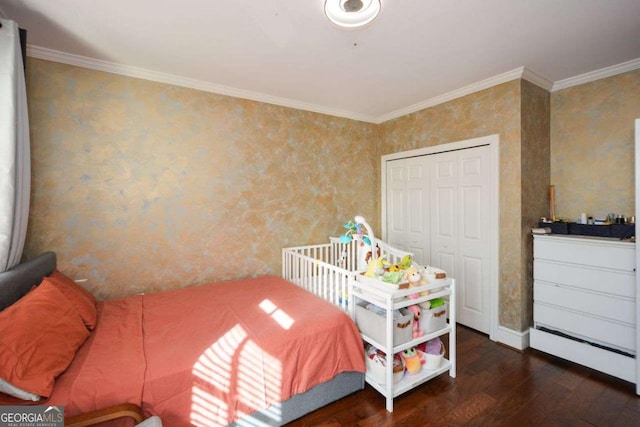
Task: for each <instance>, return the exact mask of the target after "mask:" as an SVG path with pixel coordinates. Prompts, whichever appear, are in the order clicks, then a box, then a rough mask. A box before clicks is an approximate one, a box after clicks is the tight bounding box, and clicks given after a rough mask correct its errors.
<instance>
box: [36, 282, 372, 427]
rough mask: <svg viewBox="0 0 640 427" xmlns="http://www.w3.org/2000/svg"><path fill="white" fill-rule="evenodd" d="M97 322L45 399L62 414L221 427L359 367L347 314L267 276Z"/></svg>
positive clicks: (197, 290)
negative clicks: (102, 412)
mask: <svg viewBox="0 0 640 427" xmlns="http://www.w3.org/2000/svg"><path fill="white" fill-rule="evenodd" d="M99 316H100V317H99V323H98V327H97V328H96V330H95V331H94V332H93V333H92V336H91V337H90V338H89V340H88V341H87V342H86V343H85V345H84V346H83V347H82V348H81V349H80V351H79V352H78V354H77V356H76V359H75V360H74V362H73V363H72V365H71V366H70V367H69V369H67V371H66V372H65V373H64V374H63V375H61V376H60V377H59V378H58V380H57V381H56V386H55V388H54V393H53V395H52V396H51V398H50V399H49V400H48V402H50V403H51V404H63V405H65V414H66V415H73V414H75V413H79V412H85V411H88V410H92V409H94V408H96V407H104V406H108V405H111V404H117V403H123V402H131V403H137V404H140V405H141V406H142V407H143V409H144V411H145V412H147V413H148V414H155V415H160V417H161V418H162V420H163V423H164V425H166V426H176V427H177V426H184V425H206V426H209V425H226V424H228V423H229V422H232V421H234V420H236V419H238V418H240V417H242V416H243V415H245V414H249V413H251V412H253V411H255V410H257V409H261V408H266V407H268V406H270V405H272V404H275V403H277V402H280V401H284V400H286V399H288V398H289V397H291V396H292V395H294V394H297V393H302V392H305V391H307V390H309V389H310V388H311V387H313V386H315V385H317V384H319V383H322V382H325V381H328V380H330V379H332V378H333V377H335V376H336V375H338V374H340V373H342V372H347V371H359V372H364V369H365V366H364V354H363V346H362V341H361V340H360V336H359V334H358V330H357V328H356V327H355V325H354V324H353V322H352V321H351V320H350V319H349V317H348V316H347V315H346V314H344V313H342V312H341V311H340V310H338V309H337V308H335V307H333V306H331V305H330V304H328V303H327V302H325V301H323V300H321V299H320V298H319V297H316V296H314V295H312V294H310V293H308V292H306V291H305V290H303V289H300V288H298V287H297V286H295V285H293V284H291V283H289V282H287V281H285V280H284V279H282V278H279V277H275V276H266V277H262V278H257V279H247V280H240V281H231V282H222V283H218V284H212V285H205V286H198V287H192V288H186V289H180V290H175V291H169V292H162V293H158V294H149V295H137V296H134V297H130V298H124V299H115V300H109V301H105V302H104V303H100V305H99Z"/></svg>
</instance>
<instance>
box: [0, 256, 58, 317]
mask: <svg viewBox="0 0 640 427" xmlns="http://www.w3.org/2000/svg"><path fill="white" fill-rule="evenodd" d="M55 268H56V254H55V252H45V253H43V254H42V255H40V256H38V257H36V258H34V259H31V260H29V261H25V262H23V263H21V264H18V265H16V266H15V267H13V268H12V269H10V270H7V271H5V272H4V273H0V310H4V309H5V308H7V307H9V306H10V305H11V304H13V303H14V302H16V301H18V300H19V299H20V298H22V296H24V294H26V293H27V292H29V290H30V289H31V288H32V287H34V286H37V285H39V284H40V282H42V278H43V277H44V276H48V275H49V274H51V273H52V272H53V270H55Z"/></svg>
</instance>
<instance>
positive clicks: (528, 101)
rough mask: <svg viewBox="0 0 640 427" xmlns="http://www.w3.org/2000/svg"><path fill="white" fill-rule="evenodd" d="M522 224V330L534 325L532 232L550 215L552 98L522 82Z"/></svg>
mask: <svg viewBox="0 0 640 427" xmlns="http://www.w3.org/2000/svg"><path fill="white" fill-rule="evenodd" d="M521 111H522V134H521V142H522V220H521V227H522V228H521V230H520V239H521V241H522V244H523V250H522V252H521V256H522V265H523V266H524V271H525V273H524V275H523V278H524V280H523V286H522V288H521V295H520V304H521V309H520V316H521V318H520V324H521V326H522V329H526V328H527V326H529V325H531V324H532V323H533V237H532V235H531V228H532V227H536V226H537V225H538V223H539V221H540V217H542V216H548V215H549V197H548V196H549V182H550V181H549V180H550V174H551V171H550V167H551V164H550V158H549V154H550V95H549V92H547V91H546V90H544V89H541V88H540V87H538V86H536V85H534V84H533V83H530V82H528V81H526V80H522V97H521Z"/></svg>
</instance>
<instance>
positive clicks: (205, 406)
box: [191, 386, 229, 427]
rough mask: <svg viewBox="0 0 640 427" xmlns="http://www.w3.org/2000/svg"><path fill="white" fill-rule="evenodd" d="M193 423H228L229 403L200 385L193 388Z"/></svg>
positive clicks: (202, 425) (201, 426)
mask: <svg viewBox="0 0 640 427" xmlns="http://www.w3.org/2000/svg"><path fill="white" fill-rule="evenodd" d="M191 392H192V395H191V401H192V404H191V423H192V424H194V425H195V426H197V427H209V426H211V425H226V424H227V419H228V417H229V414H228V411H227V405H226V404H225V403H224V402H223V401H222V400H220V399H217V398H216V397H214V396H212V395H211V393H208V392H206V391H205V390H202V389H201V388H200V387H198V386H193V388H192V389H191Z"/></svg>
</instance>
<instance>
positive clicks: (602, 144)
mask: <svg viewBox="0 0 640 427" xmlns="http://www.w3.org/2000/svg"><path fill="white" fill-rule="evenodd" d="M637 118H640V70H636V71H631V72H628V73H625V74H620V75H617V76H613V77H609V78H606V79H601V80H597V81H594V82H591V83H587V84H583V85H580V86H575V87H572V88H568V89H564V90H561V91H558V92H554V93H553V94H552V95H551V183H552V184H553V185H555V188H556V199H557V202H556V213H557V215H559V216H563V217H566V218H568V219H570V220H572V221H575V220H576V219H577V218H578V216H579V215H580V213H581V212H586V213H588V214H589V215H592V216H593V217H594V218H602V217H604V216H605V215H606V214H607V213H609V212H612V213H616V214H624V215H627V216H630V215H634V212H635V201H634V189H635V186H634V136H633V135H634V134H633V132H634V121H635V119H637Z"/></svg>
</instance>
